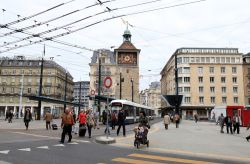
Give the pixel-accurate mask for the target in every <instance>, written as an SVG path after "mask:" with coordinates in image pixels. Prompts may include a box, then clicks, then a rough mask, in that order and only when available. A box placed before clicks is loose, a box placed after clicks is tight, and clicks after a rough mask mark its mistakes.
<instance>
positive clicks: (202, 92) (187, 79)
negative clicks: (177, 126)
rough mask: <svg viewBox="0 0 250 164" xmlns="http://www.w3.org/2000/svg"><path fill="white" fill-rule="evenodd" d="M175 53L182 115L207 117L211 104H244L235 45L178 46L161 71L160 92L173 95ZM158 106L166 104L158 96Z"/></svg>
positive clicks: (239, 57) (238, 54)
mask: <svg viewBox="0 0 250 164" xmlns="http://www.w3.org/2000/svg"><path fill="white" fill-rule="evenodd" d="M175 56H177V68H178V93H179V94H180V95H183V100H182V104H181V109H182V117H183V118H187V119H189V118H192V117H193V115H194V114H196V113H197V114H198V115H199V116H200V118H201V119H208V118H209V116H210V112H211V109H212V108H214V107H215V106H226V105H235V106H237V105H245V104H246V102H245V97H244V94H243V93H244V82H243V81H244V78H243V65H242V63H243V57H242V53H239V52H238V49H237V48H180V49H177V50H176V51H175V53H174V54H173V55H172V56H171V58H170V59H169V60H168V62H167V64H166V65H165V66H164V68H163V69H162V71H161V92H162V95H174V94H175V91H176V86H175V75H174V73H175V71H174V68H175V67H174V65H175ZM162 108H165V109H169V104H168V103H166V101H165V100H162Z"/></svg>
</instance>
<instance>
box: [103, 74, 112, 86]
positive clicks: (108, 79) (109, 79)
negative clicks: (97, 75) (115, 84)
mask: <svg viewBox="0 0 250 164" xmlns="http://www.w3.org/2000/svg"><path fill="white" fill-rule="evenodd" d="M104 86H105V87H106V88H110V87H111V86H112V79H111V77H109V76H107V77H106V78H105V79H104Z"/></svg>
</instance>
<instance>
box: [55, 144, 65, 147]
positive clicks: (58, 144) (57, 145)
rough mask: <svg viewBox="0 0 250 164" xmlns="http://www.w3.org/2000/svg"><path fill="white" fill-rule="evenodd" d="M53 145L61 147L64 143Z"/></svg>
mask: <svg viewBox="0 0 250 164" xmlns="http://www.w3.org/2000/svg"><path fill="white" fill-rule="evenodd" d="M54 146H61V147H63V146H64V144H57V145H54Z"/></svg>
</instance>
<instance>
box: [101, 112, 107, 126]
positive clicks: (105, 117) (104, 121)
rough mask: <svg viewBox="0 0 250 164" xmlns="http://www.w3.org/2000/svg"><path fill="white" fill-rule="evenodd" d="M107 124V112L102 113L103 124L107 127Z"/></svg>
mask: <svg viewBox="0 0 250 164" xmlns="http://www.w3.org/2000/svg"><path fill="white" fill-rule="evenodd" d="M106 122H107V112H106V111H105V110H103V111H102V123H103V125H105V124H106Z"/></svg>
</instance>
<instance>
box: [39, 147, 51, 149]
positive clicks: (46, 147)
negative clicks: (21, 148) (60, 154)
mask: <svg viewBox="0 0 250 164" xmlns="http://www.w3.org/2000/svg"><path fill="white" fill-rule="evenodd" d="M37 148H38V149H49V147H48V146H40V147H37Z"/></svg>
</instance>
